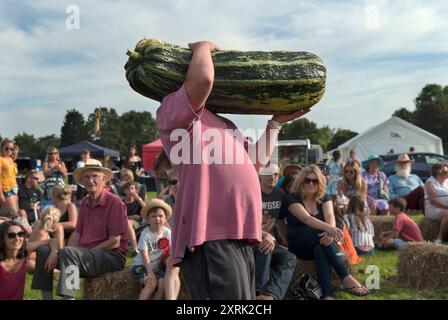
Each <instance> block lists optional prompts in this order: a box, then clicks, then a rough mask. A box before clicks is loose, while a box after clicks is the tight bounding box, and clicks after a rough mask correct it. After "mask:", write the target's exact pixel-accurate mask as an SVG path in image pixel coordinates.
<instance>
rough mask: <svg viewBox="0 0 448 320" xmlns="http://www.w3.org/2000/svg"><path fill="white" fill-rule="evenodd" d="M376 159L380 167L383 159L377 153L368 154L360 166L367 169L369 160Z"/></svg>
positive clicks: (382, 164)
mask: <svg viewBox="0 0 448 320" xmlns="http://www.w3.org/2000/svg"><path fill="white" fill-rule="evenodd" d="M374 160H377V161H378V165H379V167H380V168H382V167H383V166H384V161H383V159H381V158H380V157H379V156H377V155H370V156H369V157H368V158H367V160H364V161H363V162H362V167H363V168H364V170H369V163H370V161H374Z"/></svg>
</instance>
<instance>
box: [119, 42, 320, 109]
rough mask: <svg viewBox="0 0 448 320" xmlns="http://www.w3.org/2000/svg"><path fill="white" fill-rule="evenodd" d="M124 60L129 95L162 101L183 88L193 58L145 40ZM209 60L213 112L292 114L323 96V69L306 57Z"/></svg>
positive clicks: (230, 54)
mask: <svg viewBox="0 0 448 320" xmlns="http://www.w3.org/2000/svg"><path fill="white" fill-rule="evenodd" d="M127 54H128V55H129V59H128V61H127V63H126V64H125V70H126V78H127V80H128V82H129V84H130V86H131V87H132V89H134V90H135V91H137V92H138V93H140V94H142V95H144V96H146V97H148V98H151V99H154V100H157V101H162V99H163V97H164V96H165V95H167V94H169V93H170V92H173V91H175V90H177V89H179V88H180V87H181V86H182V83H183V82H184V80H185V76H186V73H187V70H188V65H189V63H190V59H191V54H192V52H191V50H190V49H188V48H183V47H180V46H177V45H172V44H168V43H164V42H162V41H160V40H154V39H143V40H140V41H139V42H138V43H137V45H136V47H135V50H134V51H128V52H127ZM212 59H213V63H214V66H215V81H214V84H213V90H212V92H211V94H210V96H209V98H208V100H207V104H206V105H207V108H208V109H209V110H211V111H214V112H220V113H239V114H280V113H291V112H293V111H296V110H298V109H302V108H309V107H311V106H313V105H314V104H316V103H317V102H318V101H319V100H320V98H321V97H322V95H323V94H324V91H325V80H326V69H325V65H324V63H323V61H322V60H321V59H320V58H319V57H318V56H316V55H315V54H312V53H309V52H288V51H270V52H265V51H220V52H214V53H212Z"/></svg>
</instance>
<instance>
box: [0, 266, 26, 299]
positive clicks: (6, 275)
mask: <svg viewBox="0 0 448 320" xmlns="http://www.w3.org/2000/svg"><path fill="white" fill-rule="evenodd" d="M25 276H26V261H25V259H23V262H22V266H21V267H20V268H19V270H17V272H14V273H11V272H8V271H6V270H5V269H4V268H3V267H2V265H1V264H0V300H23V292H24V290H25Z"/></svg>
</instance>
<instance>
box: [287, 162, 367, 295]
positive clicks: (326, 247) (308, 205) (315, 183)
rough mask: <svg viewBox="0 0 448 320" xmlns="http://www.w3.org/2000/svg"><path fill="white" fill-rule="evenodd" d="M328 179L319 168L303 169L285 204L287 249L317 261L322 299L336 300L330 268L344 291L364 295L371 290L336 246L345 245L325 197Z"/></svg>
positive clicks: (314, 166) (327, 198) (330, 204)
mask: <svg viewBox="0 0 448 320" xmlns="http://www.w3.org/2000/svg"><path fill="white" fill-rule="evenodd" d="M325 191H326V180H325V177H324V175H323V174H322V172H321V170H320V169H319V167H318V166H316V165H311V166H308V167H306V168H304V169H303V170H302V172H301V173H300V175H299V177H298V178H297V179H296V180H295V181H294V184H293V185H292V187H291V193H290V194H289V195H288V196H287V200H286V204H287V208H288V212H287V214H286V220H287V222H288V249H289V251H291V252H292V253H294V254H295V255H296V256H297V258H299V259H304V260H316V274H317V279H318V282H319V284H320V285H321V287H322V299H327V300H329V299H334V297H335V296H334V293H333V290H332V286H331V267H332V268H333V269H334V270H335V271H336V274H337V275H338V277H339V278H340V279H341V282H342V287H343V290H344V291H346V292H348V293H350V294H353V295H356V296H365V295H367V294H368V293H369V290H368V289H367V288H365V287H364V286H362V285H361V284H360V283H359V282H358V281H357V280H356V279H355V278H354V277H353V276H352V275H350V274H349V272H348V270H347V267H346V265H345V263H344V261H343V259H342V257H341V253H340V252H339V250H338V248H337V245H336V243H342V242H343V240H344V239H343V232H342V230H341V229H339V228H337V227H336V221H335V215H334V211H333V202H332V201H331V198H330V197H329V196H328V195H326V194H325Z"/></svg>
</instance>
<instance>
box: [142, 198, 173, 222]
mask: <svg viewBox="0 0 448 320" xmlns="http://www.w3.org/2000/svg"><path fill="white" fill-rule="evenodd" d="M153 208H160V209H162V210H163V211H165V215H166V219H167V220H168V219H169V218H170V217H171V213H172V209H171V207H170V205H169V204H168V203H166V202H165V201H163V200H161V199H152V200H149V202H148V203H146V206H144V207H143V209H142V211H140V215H141V216H142V218H143V220H146V216H147V215H148V212H150V211H151V210H152V209H153Z"/></svg>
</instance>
